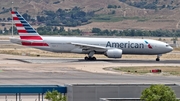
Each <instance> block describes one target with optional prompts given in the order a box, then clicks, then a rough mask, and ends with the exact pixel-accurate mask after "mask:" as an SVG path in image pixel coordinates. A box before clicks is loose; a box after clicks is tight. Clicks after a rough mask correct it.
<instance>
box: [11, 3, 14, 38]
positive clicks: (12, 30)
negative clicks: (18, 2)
mask: <svg viewBox="0 0 180 101" xmlns="http://www.w3.org/2000/svg"><path fill="white" fill-rule="evenodd" d="M13 3H14V2H13V1H12V8H11V11H13ZM11 36H12V37H13V16H12V33H11Z"/></svg>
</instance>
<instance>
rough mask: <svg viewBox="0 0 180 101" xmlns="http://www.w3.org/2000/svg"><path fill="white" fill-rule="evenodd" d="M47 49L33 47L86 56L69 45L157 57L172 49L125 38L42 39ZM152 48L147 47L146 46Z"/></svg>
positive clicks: (148, 40)
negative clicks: (98, 47)
mask: <svg viewBox="0 0 180 101" xmlns="http://www.w3.org/2000/svg"><path fill="white" fill-rule="evenodd" d="M42 38H43V41H44V42H46V43H48V45H49V47H37V46H36V47H34V48H38V49H42V50H46V51H52V52H60V53H63V52H66V53H80V54H87V53H89V51H88V50H83V49H82V47H80V46H75V45H72V44H70V43H72V42H74V43H83V44H88V45H95V46H102V47H107V48H118V49H121V50H122V52H123V54H142V55H158V54H164V53H168V52H171V51H172V50H173V48H172V47H171V46H169V45H168V44H167V43H164V42H160V41H156V40H150V39H127V38H85V37H42ZM145 41H146V42H148V44H150V46H151V47H152V48H149V47H148V44H147V43H146V42H145ZM96 54H104V51H103V50H98V51H96Z"/></svg>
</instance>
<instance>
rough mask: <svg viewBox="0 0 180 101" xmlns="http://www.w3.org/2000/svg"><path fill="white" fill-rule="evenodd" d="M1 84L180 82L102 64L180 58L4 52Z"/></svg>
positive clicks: (175, 62) (168, 62)
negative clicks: (88, 57)
mask: <svg viewBox="0 0 180 101" xmlns="http://www.w3.org/2000/svg"><path fill="white" fill-rule="evenodd" d="M0 61H1V62H0V84H1V85H15V84H17V85H22V84H27V85H30V84H33V85H34V84H37V85H46V84H47V85H49V84H53V85H67V84H84V83H85V84H86V83H90V84H97V83H108V84H113V83H121V84H134V83H136V84H150V83H154V84H156V83H158V84H159V83H161V84H162V83H166V84H174V83H176V84H180V79H179V77H176V76H157V75H143V76H141V75H130V74H123V73H116V72H113V71H106V70H103V69H102V68H104V67H112V66H142V65H147V66H149V65H150V66H151V65H152V66H156V65H158V66H159V65H163V66H164V65H169V66H180V60H162V61H160V62H156V61H153V60H130V59H129V60H127V59H126V60H125V59H118V60H113V59H99V60H98V61H84V60H82V59H77V58H74V59H68V58H66V59H60V58H53V57H28V56H16V55H6V54H0Z"/></svg>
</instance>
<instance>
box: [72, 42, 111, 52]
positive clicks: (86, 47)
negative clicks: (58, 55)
mask: <svg viewBox="0 0 180 101" xmlns="http://www.w3.org/2000/svg"><path fill="white" fill-rule="evenodd" d="M70 44H72V45H75V46H79V47H80V48H82V49H84V50H95V51H103V52H104V51H106V50H107V49H108V48H107V47H103V46H97V45H90V44H82V43H73V42H71V43H70Z"/></svg>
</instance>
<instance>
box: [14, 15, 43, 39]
mask: <svg viewBox="0 0 180 101" xmlns="http://www.w3.org/2000/svg"><path fill="white" fill-rule="evenodd" d="M11 14H12V17H13V21H14V23H15V25H16V27H17V30H18V33H19V35H20V38H21V39H22V40H42V38H41V36H40V35H39V34H38V33H37V32H36V30H35V29H34V28H33V27H32V26H31V25H30V24H29V23H28V22H27V21H26V20H25V19H24V18H23V17H22V16H21V15H20V14H19V13H18V12H17V11H12V12H11Z"/></svg>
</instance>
